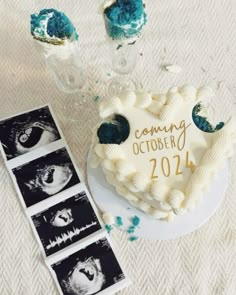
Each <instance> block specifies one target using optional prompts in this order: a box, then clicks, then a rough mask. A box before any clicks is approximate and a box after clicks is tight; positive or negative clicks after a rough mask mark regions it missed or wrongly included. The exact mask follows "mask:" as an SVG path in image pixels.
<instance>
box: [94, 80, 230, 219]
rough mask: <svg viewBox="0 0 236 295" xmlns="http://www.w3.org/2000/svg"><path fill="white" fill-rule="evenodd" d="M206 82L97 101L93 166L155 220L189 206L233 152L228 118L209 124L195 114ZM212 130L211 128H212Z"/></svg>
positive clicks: (206, 92) (209, 92)
mask: <svg viewBox="0 0 236 295" xmlns="http://www.w3.org/2000/svg"><path fill="white" fill-rule="evenodd" d="M212 96H214V94H213V92H212V90H211V89H210V88H209V87H201V88H199V89H196V88H195V87H193V86H183V87H173V88H171V89H169V91H168V92H167V93H162V94H152V93H149V92H126V93H123V94H122V95H120V96H119V97H112V98H110V99H109V100H104V101H102V102H101V104H100V107H99V112H100V117H101V119H102V122H101V123H100V124H99V126H98V127H97V128H96V131H95V133H94V138H93V144H92V149H93V166H94V167H96V166H97V165H101V167H102V169H103V171H104V173H105V175H106V179H107V181H108V182H109V183H110V184H112V185H113V186H114V187H115V189H116V191H117V193H118V194H119V195H120V196H122V197H123V198H125V199H126V200H128V201H129V202H130V203H131V204H132V205H133V206H135V207H137V208H139V209H140V210H142V211H144V212H145V213H147V214H148V215H150V216H152V217H154V218H156V219H161V220H168V221H170V220H172V219H173V217H174V216H175V215H179V214H185V213H186V212H187V211H189V210H191V209H193V208H194V207H195V206H196V205H197V203H198V202H199V201H200V200H201V198H202V196H203V193H204V192H205V191H206V190H207V189H208V187H209V185H210V183H211V181H212V179H213V177H214V175H215V174H217V172H218V171H219V169H221V167H222V165H223V164H224V162H225V160H226V159H227V158H229V157H230V156H232V154H233V144H234V143H235V141H236V125H235V121H233V119H229V120H228V121H227V122H226V123H225V124H224V123H223V122H220V123H219V124H217V126H216V127H215V128H213V127H212V125H211V124H210V123H209V122H208V121H207V119H206V118H205V117H204V116H201V115H200V108H199V105H200V104H199V102H203V101H204V100H205V99H208V98H209V97H212ZM215 131H216V132H215Z"/></svg>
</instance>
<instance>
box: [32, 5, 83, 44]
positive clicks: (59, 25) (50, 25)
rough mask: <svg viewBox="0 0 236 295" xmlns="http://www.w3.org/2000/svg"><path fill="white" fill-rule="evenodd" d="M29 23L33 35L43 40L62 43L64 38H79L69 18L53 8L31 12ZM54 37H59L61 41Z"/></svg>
mask: <svg viewBox="0 0 236 295" xmlns="http://www.w3.org/2000/svg"><path fill="white" fill-rule="evenodd" d="M30 24H31V34H32V35H33V37H34V38H36V39H38V40H40V41H43V42H48V43H53V44H63V43H64V40H66V39H68V40H70V41H75V40H78V38H79V36H78V33H77V32H76V29H75V27H74V26H73V24H72V22H71V21H70V19H69V18H68V17H67V16H66V15H65V14H64V13H63V12H60V11H57V10H55V9H53V8H51V9H42V10H41V11H40V12H39V14H32V15H31V22H30ZM54 38H57V39H61V42H60V41H59V40H55V39H54Z"/></svg>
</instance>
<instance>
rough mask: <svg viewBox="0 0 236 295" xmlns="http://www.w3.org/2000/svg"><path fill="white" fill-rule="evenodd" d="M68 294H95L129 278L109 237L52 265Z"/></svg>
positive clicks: (64, 290)
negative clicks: (123, 270) (125, 274)
mask: <svg viewBox="0 0 236 295" xmlns="http://www.w3.org/2000/svg"><path fill="white" fill-rule="evenodd" d="M52 269H53V270H54V271H55V273H56V275H57V278H58V282H59V284H60V286H61V289H62V292H63V294H64V295H93V294H99V293H100V292H101V291H102V290H104V289H106V288H108V287H110V286H112V285H114V284H115V283H117V282H118V281H121V280H123V279H125V276H124V274H123V272H122V270H121V267H120V265H119V263H118V261H117V259H116V257H115V255H114V253H113V251H112V249H111V246H110V244H109V242H108V240H107V239H106V238H103V239H101V240H98V241H97V242H95V243H93V244H91V245H89V246H87V247H86V248H84V249H81V250H79V251H78V252H76V253H74V254H72V255H70V256H69V257H67V258H66V259H64V260H61V261H59V262H57V263H55V264H53V265H52Z"/></svg>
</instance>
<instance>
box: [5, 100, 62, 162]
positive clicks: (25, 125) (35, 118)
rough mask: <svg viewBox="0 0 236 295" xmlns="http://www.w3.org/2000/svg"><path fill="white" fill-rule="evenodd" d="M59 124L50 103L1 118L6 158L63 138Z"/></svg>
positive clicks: (15, 156)
mask: <svg viewBox="0 0 236 295" xmlns="http://www.w3.org/2000/svg"><path fill="white" fill-rule="evenodd" d="M57 125H58V124H57V121H56V118H55V116H54V115H53V112H52V110H51V108H50V106H49V105H46V106H43V107H40V108H37V109H34V110H30V111H27V112H24V113H20V114H18V115H15V116H13V117H8V118H6V119H3V120H1V121H0V142H1V151H2V154H3V157H4V159H5V160H7V161H9V160H11V159H14V158H17V157H19V156H22V155H24V154H27V153H29V152H32V151H34V150H37V149H39V148H41V147H43V146H47V145H49V144H51V143H53V142H55V141H58V140H60V139H63V135H62V132H61V130H60V128H59V126H57Z"/></svg>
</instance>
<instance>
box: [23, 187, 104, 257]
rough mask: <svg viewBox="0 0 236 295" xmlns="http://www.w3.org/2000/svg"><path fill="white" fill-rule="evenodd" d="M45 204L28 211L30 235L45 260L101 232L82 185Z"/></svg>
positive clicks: (91, 202) (96, 214)
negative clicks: (39, 247)
mask: <svg viewBox="0 0 236 295" xmlns="http://www.w3.org/2000/svg"><path fill="white" fill-rule="evenodd" d="M48 203H50V200H48V202H47V204H44V206H42V203H41V204H39V205H38V207H39V208H40V207H41V209H39V208H35V209H34V210H30V209H28V210H27V215H29V218H30V223H31V225H32V229H33V232H34V234H35V236H36V239H37V241H38V242H39V244H40V246H41V248H42V250H43V252H44V253H45V256H50V255H52V254H54V253H56V252H58V251H61V250H62V249H64V248H66V247H69V246H71V245H72V244H75V243H78V244H81V243H82V242H83V241H84V240H85V239H88V238H90V237H92V236H94V235H96V234H97V233H98V232H99V231H104V230H103V228H102V223H101V221H100V219H99V217H98V213H97V210H96V207H95V206H94V203H93V200H92V198H91V196H90V194H89V192H88V190H87V188H86V187H85V185H84V184H81V185H76V186H73V187H72V188H70V189H68V190H67V191H66V192H64V193H63V194H61V195H60V196H59V197H57V198H55V199H54V201H53V202H52V201H51V204H50V205H49V204H48Z"/></svg>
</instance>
